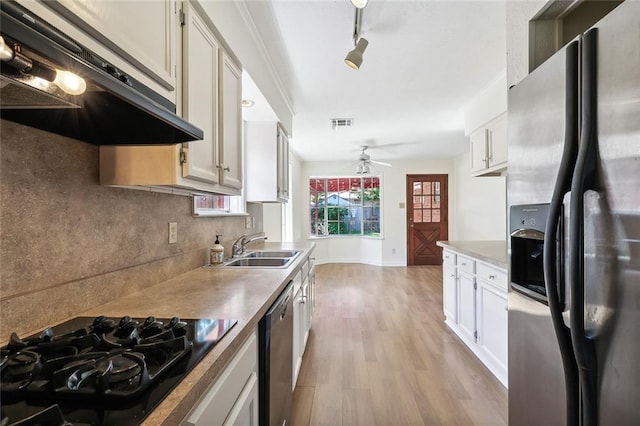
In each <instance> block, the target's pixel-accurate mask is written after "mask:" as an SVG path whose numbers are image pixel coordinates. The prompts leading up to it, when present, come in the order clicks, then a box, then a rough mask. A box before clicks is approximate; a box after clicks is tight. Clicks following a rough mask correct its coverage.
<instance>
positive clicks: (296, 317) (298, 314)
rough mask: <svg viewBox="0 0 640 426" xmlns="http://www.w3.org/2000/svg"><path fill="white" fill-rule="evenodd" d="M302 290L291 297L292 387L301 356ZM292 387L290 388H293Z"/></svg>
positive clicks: (294, 384)
mask: <svg viewBox="0 0 640 426" xmlns="http://www.w3.org/2000/svg"><path fill="white" fill-rule="evenodd" d="M301 298H302V290H298V292H296V294H295V296H294V298H293V354H292V355H293V356H292V358H291V359H292V364H291V374H292V377H293V383H292V388H293V389H295V387H296V382H297V381H298V372H299V371H300V364H301V357H302V349H301V348H302V344H301V341H300V334H301V332H300V329H301V328H302V326H303V323H304V322H303V320H302V303H300V300H301ZM293 389H292V390H293Z"/></svg>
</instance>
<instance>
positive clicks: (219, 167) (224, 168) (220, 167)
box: [216, 166, 231, 172]
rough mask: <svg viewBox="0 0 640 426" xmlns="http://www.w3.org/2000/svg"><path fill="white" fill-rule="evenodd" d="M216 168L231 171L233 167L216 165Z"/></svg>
mask: <svg viewBox="0 0 640 426" xmlns="http://www.w3.org/2000/svg"><path fill="white" fill-rule="evenodd" d="M216 168H217V169H222V170H224V171H225V172H230V171H231V168H230V167H229V166H227V167H222V166H216Z"/></svg>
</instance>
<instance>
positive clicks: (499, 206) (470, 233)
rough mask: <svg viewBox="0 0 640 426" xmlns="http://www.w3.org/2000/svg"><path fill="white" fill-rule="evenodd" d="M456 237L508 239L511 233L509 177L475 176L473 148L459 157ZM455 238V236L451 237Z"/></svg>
mask: <svg viewBox="0 0 640 426" xmlns="http://www.w3.org/2000/svg"><path fill="white" fill-rule="evenodd" d="M455 182H456V184H455V188H454V194H455V195H454V196H455V197H456V202H455V205H456V212H455V216H452V217H453V219H452V223H453V228H454V234H455V239H457V240H465V241H474V240H505V239H506V235H507V182H506V177H504V176H496V177H484V176H483V177H471V162H470V159H469V152H465V153H464V154H462V155H460V156H458V157H457V158H456V159H455ZM451 239H454V238H451Z"/></svg>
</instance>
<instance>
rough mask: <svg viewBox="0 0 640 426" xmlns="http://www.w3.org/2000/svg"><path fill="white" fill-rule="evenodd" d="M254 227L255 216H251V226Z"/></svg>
mask: <svg viewBox="0 0 640 426" xmlns="http://www.w3.org/2000/svg"><path fill="white" fill-rule="evenodd" d="M255 227H256V217H255V216H251V228H255Z"/></svg>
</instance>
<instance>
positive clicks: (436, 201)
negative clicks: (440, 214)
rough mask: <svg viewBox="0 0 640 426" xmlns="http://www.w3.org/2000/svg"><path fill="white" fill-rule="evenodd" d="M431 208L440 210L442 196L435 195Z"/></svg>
mask: <svg viewBox="0 0 640 426" xmlns="http://www.w3.org/2000/svg"><path fill="white" fill-rule="evenodd" d="M431 207H434V208H437V209H439V208H440V196H439V195H434V196H433V204H432V205H431Z"/></svg>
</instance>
